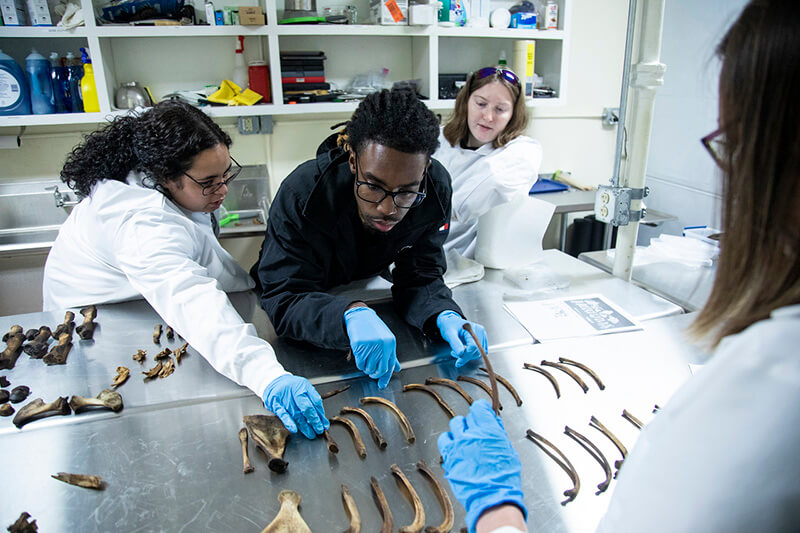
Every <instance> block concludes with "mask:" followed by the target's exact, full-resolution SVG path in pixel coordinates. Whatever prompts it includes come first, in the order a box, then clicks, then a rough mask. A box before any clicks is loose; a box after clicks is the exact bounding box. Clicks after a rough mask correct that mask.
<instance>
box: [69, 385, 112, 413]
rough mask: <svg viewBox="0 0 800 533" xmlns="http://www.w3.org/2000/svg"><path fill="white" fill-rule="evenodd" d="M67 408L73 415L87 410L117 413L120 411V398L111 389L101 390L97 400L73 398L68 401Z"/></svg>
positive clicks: (80, 397)
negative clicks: (105, 410)
mask: <svg viewBox="0 0 800 533" xmlns="http://www.w3.org/2000/svg"><path fill="white" fill-rule="evenodd" d="M69 406H70V407H72V410H73V411H74V412H75V414H78V413H82V412H83V411H86V410H87V409H92V410H103V409H108V410H109V411H114V412H115V413H119V412H120V411H122V407H123V405H122V396H120V395H119V393H118V392H117V391H113V390H111V389H103V390H102V391H100V394H98V395H97V398H84V397H82V396H73V397H72V398H70V400H69Z"/></svg>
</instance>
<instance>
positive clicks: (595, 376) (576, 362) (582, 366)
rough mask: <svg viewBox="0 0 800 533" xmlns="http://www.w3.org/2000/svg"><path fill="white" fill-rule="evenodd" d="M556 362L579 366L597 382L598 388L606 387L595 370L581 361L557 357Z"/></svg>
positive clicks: (603, 388)
mask: <svg viewBox="0 0 800 533" xmlns="http://www.w3.org/2000/svg"><path fill="white" fill-rule="evenodd" d="M558 362H559V363H562V364H565V365H572V366H574V367H576V368H580V369H581V370H583V371H584V372H586V373H587V374H589V376H590V377H591V378H592V379H593V380H594V382H595V383H597V386H598V387H599V388H600V390H605V389H606V386H605V385H604V384H603V381H602V380H601V379H600V376H598V375H597V372H595V371H594V370H592V369H591V368H589V367H588V366H586V365H584V364H583V363H579V362H578V361H573V360H572V359H567V358H566V357H559V358H558Z"/></svg>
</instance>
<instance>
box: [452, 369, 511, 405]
mask: <svg viewBox="0 0 800 533" xmlns="http://www.w3.org/2000/svg"><path fill="white" fill-rule="evenodd" d="M456 381H464V382H466V383H472V384H473V385H477V386H478V387H480V388H482V389H483V390H484V391H486V394H488V395H489V397H490V398H491V397H492V389H491V387H489V385H487V384H486V383H484V382H483V381H481V380H479V379H478V378H473V377H471V376H458V377H456ZM497 403H498V405H499V406H500V410H501V411H502V410H503V404H502V403H500V401H499V400H498V402H497Z"/></svg>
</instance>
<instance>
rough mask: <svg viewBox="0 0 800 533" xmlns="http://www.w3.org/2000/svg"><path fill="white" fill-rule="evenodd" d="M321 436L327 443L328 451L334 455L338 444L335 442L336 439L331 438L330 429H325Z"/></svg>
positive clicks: (337, 449)
mask: <svg viewBox="0 0 800 533" xmlns="http://www.w3.org/2000/svg"><path fill="white" fill-rule="evenodd" d="M322 438H323V439H325V443H326V444H327V445H328V451H329V452H331V453H332V454H334V455H336V454H337V453H339V445H338V444H336V441H335V440H333V435H331V433H330V431H328V430H327V429H326V430H325V431H323V432H322Z"/></svg>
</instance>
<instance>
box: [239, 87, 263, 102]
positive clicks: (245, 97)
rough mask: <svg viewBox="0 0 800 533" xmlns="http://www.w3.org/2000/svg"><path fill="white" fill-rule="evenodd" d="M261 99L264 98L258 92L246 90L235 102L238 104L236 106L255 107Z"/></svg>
mask: <svg viewBox="0 0 800 533" xmlns="http://www.w3.org/2000/svg"><path fill="white" fill-rule="evenodd" d="M261 98H263V97H262V96H261V95H260V94H258V93H257V92H255V91H251V90H250V89H245V90H244V91H242V92H241V93H239V94H237V95H236V96H234V97H233V101H234V102H236V104H235V105H253V104H256V103H258V101H259V100H261Z"/></svg>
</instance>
